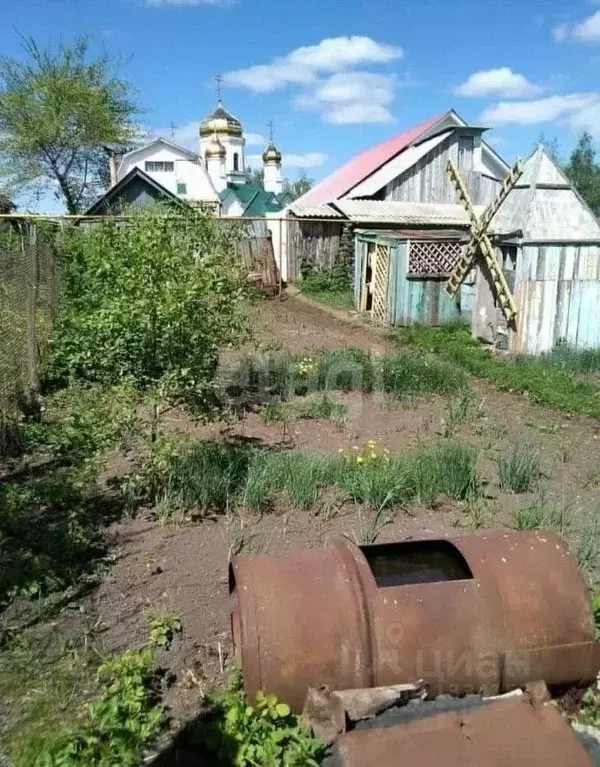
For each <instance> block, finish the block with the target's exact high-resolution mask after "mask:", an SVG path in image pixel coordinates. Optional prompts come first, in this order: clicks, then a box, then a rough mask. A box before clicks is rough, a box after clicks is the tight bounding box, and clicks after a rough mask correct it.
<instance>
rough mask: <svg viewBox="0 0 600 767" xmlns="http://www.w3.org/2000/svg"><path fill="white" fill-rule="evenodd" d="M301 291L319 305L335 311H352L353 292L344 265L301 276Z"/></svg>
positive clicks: (336, 265)
mask: <svg viewBox="0 0 600 767" xmlns="http://www.w3.org/2000/svg"><path fill="white" fill-rule="evenodd" d="M299 286H300V289H301V291H302V292H303V293H304V294H305V295H306V296H308V297H309V298H312V299H313V300H314V301H318V302H319V303H321V304H326V305H327V306H332V307H334V308H335V309H353V308H354V291H353V290H352V285H351V284H350V280H349V278H348V272H347V269H346V266H345V265H344V264H335V265H334V266H331V267H325V268H322V269H319V270H311V271H310V272H309V273H306V274H304V275H303V278H302V281H301V282H300V283H299Z"/></svg>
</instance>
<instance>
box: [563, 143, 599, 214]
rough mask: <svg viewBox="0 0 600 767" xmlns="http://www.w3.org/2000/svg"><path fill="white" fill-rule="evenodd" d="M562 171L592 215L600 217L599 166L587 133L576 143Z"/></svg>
mask: <svg viewBox="0 0 600 767" xmlns="http://www.w3.org/2000/svg"><path fill="white" fill-rule="evenodd" d="M564 171H565V173H566V174H567V176H568V177H569V180H570V181H571V182H572V183H573V185H574V186H575V188H576V189H577V191H578V192H579V194H580V195H581V196H582V197H583V199H584V200H585V201H586V202H587V204H588V205H589V206H590V208H591V209H592V210H593V211H594V213H595V214H596V215H600V165H598V163H597V162H596V151H595V149H594V144H593V140H592V137H591V136H590V134H589V133H588V132H587V131H586V132H585V133H583V135H582V136H581V138H580V139H579V141H578V142H577V145H576V147H575V149H574V150H573V152H572V153H571V156H570V158H569V162H568V163H567V164H566V165H565V166H564Z"/></svg>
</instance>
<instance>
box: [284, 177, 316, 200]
mask: <svg viewBox="0 0 600 767" xmlns="http://www.w3.org/2000/svg"><path fill="white" fill-rule="evenodd" d="M314 185H315V180H314V179H313V178H309V177H308V176H307V175H306V173H302V174H300V176H299V177H298V178H297V179H296V180H295V181H289V179H287V178H286V179H284V181H283V191H284V194H289V195H290V196H291V197H292V198H293V199H294V200H297V199H298V197H302V195H303V194H306V192H308V191H309V189H312V188H313V186H314Z"/></svg>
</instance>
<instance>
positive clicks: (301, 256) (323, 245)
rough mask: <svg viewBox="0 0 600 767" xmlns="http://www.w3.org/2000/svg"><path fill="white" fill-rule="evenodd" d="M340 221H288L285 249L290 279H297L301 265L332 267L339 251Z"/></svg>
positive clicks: (319, 267) (318, 267) (291, 219)
mask: <svg viewBox="0 0 600 767" xmlns="http://www.w3.org/2000/svg"><path fill="white" fill-rule="evenodd" d="M341 234H342V222H341V221H339V222H338V221H302V220H300V219H293V218H290V219H288V230H287V247H288V258H289V264H290V279H292V280H293V279H298V278H299V277H300V275H301V267H302V265H303V264H310V265H311V266H313V267H315V268H317V269H321V268H323V267H328V266H333V264H334V263H335V261H336V259H337V256H338V252H339V249H340V237H341Z"/></svg>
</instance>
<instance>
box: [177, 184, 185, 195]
mask: <svg viewBox="0 0 600 767" xmlns="http://www.w3.org/2000/svg"><path fill="white" fill-rule="evenodd" d="M177 194H187V184H184V183H182V182H181V181H178V182H177Z"/></svg>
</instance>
